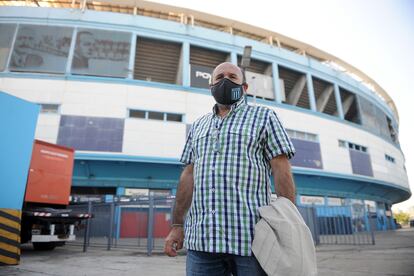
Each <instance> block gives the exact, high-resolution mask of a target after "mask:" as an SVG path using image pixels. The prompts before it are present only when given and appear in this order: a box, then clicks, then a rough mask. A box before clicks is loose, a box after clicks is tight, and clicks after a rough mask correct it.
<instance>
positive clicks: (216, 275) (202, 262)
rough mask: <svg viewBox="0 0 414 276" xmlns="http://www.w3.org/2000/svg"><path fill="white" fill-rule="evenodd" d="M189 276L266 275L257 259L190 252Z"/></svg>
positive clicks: (188, 260)
mask: <svg viewBox="0 0 414 276" xmlns="http://www.w3.org/2000/svg"><path fill="white" fill-rule="evenodd" d="M186 270H187V276H227V275H234V276H236V275H237V276H256V275H260V276H261V275H266V273H265V272H264V271H263V269H262V268H261V266H260V264H259V262H258V261H257V259H256V258H255V257H254V256H253V255H252V256H238V255H233V254H225V253H209V252H201V251H194V250H188V252H187V264H186Z"/></svg>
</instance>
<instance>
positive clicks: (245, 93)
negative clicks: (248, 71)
mask: <svg viewBox="0 0 414 276" xmlns="http://www.w3.org/2000/svg"><path fill="white" fill-rule="evenodd" d="M245 85H247V82H246V80H243V83H242V88H243V98H244V103H245V104H247V92H246V91H245V90H244V86H245Z"/></svg>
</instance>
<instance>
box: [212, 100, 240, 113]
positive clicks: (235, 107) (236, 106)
mask: <svg viewBox="0 0 414 276" xmlns="http://www.w3.org/2000/svg"><path fill="white" fill-rule="evenodd" d="M245 104H246V102H245V100H244V96H243V97H241V98H240V100H238V101H237V102H235V103H234V104H232V105H231V107H230V112H229V113H231V112H233V111H234V112H236V111H238V110H239V109H240V108H242V107H243V106H244V105H245ZM213 114H214V115H217V114H218V105H217V103H216V104H215V105H214V106H213Z"/></svg>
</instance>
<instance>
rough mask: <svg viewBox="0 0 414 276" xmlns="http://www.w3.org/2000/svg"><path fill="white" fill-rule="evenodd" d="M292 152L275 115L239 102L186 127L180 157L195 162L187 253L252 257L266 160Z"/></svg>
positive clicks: (266, 194) (266, 185)
mask: <svg viewBox="0 0 414 276" xmlns="http://www.w3.org/2000/svg"><path fill="white" fill-rule="evenodd" d="M281 154H286V156H287V157H288V158H289V159H290V158H292V157H293V155H294V154H295V149H294V147H293V144H292V142H291V141H290V138H289V137H288V135H287V133H286V131H285V129H284V128H283V126H282V123H281V122H280V120H279V118H278V116H277V115H276V113H275V112H274V111H273V110H271V109H269V108H266V107H262V106H251V105H248V104H246V103H245V102H244V99H243V98H242V99H241V100H239V101H238V102H237V103H235V104H233V105H232V107H231V110H230V112H229V113H228V114H227V115H226V116H225V117H224V118H220V117H219V116H218V115H217V106H216V105H215V106H214V108H213V112H212V113H208V114H206V115H204V116H202V117H201V118H199V119H197V120H196V121H195V122H194V123H193V124H192V126H191V129H190V131H189V133H188V136H187V141H186V144H185V147H184V150H183V153H182V156H181V162H183V163H184V164H194V171H193V173H194V190H193V198H192V202H191V207H190V209H189V211H188V213H187V217H186V222H185V239H184V245H185V247H186V248H187V249H191V250H197V251H204V252H213V253H229V254H236V255H241V256H251V244H252V240H253V234H254V226H255V224H256V222H257V221H258V219H259V214H258V211H257V210H258V208H259V207H261V206H263V205H268V204H269V203H270V196H271V187H270V185H271V182H270V176H271V167H270V163H269V161H270V160H271V159H272V158H274V157H276V156H278V155H281Z"/></svg>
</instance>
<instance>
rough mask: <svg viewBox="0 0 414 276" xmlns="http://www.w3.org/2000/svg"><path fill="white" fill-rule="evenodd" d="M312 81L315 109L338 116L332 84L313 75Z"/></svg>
mask: <svg viewBox="0 0 414 276" xmlns="http://www.w3.org/2000/svg"><path fill="white" fill-rule="evenodd" d="M312 83H313V90H314V93H315V101H316V110H318V111H319V112H322V113H325V114H329V115H333V116H338V109H337V106H336V100H335V92H334V86H333V84H332V83H329V82H326V81H324V80H322V79H318V78H316V77H313V76H312Z"/></svg>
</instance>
